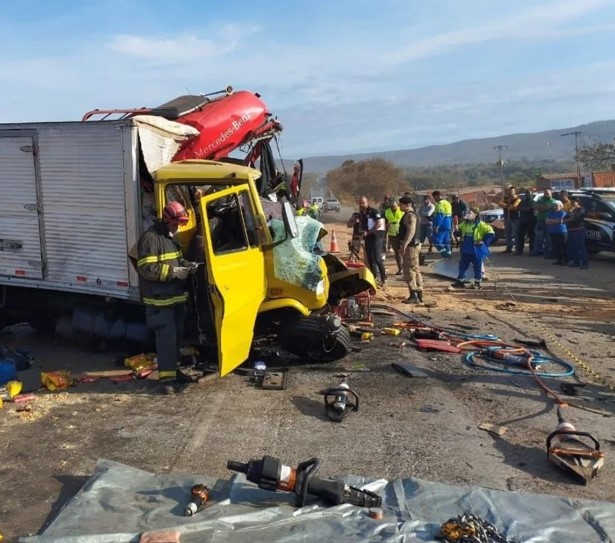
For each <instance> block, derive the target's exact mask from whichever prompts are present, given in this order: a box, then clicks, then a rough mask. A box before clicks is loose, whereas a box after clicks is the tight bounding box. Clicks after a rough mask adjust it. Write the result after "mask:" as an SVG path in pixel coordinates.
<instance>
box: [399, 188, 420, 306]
mask: <svg viewBox="0 0 615 543" xmlns="http://www.w3.org/2000/svg"><path fill="white" fill-rule="evenodd" d="M399 207H400V208H401V210H402V211H403V212H404V215H403V217H402V218H401V221H400V225H399V234H398V236H399V244H400V251H401V252H402V255H403V274H404V279H405V281H406V284H407V285H408V290H409V291H410V295H409V296H408V298H406V299H405V300H404V301H403V303H405V304H415V305H421V304H422V303H423V276H422V275H421V268H420V265H419V264H420V263H419V255H420V253H421V243H420V241H419V239H418V238H419V219H418V216H417V214H416V213H415V211H414V207H413V201H412V198H410V197H409V196H402V197H401V198H400V199H399Z"/></svg>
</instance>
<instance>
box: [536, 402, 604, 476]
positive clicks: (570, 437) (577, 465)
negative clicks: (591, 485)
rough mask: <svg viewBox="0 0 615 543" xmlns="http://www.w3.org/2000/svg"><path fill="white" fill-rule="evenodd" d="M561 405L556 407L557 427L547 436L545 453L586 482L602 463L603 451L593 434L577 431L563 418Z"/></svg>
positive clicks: (595, 473) (557, 464)
mask: <svg viewBox="0 0 615 543" xmlns="http://www.w3.org/2000/svg"><path fill="white" fill-rule="evenodd" d="M562 407H563V406H561V405H559V406H558V407H557V423H558V424H557V428H556V429H555V431H553V432H551V433H550V434H549V435H548V437H547V455H548V458H549V460H551V462H553V463H554V464H555V465H556V466H559V467H560V468H562V469H564V470H566V471H568V472H570V473H571V474H572V475H574V476H576V477H578V478H580V479H581V480H582V481H583V484H587V483H588V482H589V481H591V480H592V479H593V478H594V477H595V476H596V475H597V474H598V470H600V468H601V467H602V466H603V465H604V451H601V450H600V443H599V442H598V440H597V439H596V438H595V437H594V436H592V435H591V434H588V433H587V432H579V431H577V430H576V428H575V427H574V426H573V425H572V424H570V423H569V422H567V421H566V420H565V419H564V416H563V414H562Z"/></svg>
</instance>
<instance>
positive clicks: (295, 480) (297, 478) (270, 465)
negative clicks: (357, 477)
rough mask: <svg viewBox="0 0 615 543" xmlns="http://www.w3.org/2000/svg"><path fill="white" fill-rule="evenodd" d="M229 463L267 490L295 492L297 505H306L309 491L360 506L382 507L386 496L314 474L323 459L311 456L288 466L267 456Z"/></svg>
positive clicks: (336, 503) (334, 501) (336, 500)
mask: <svg viewBox="0 0 615 543" xmlns="http://www.w3.org/2000/svg"><path fill="white" fill-rule="evenodd" d="M226 467H227V468H228V469H230V470H233V471H238V472H240V473H245V474H246V479H247V480H248V481H250V482H251V483H254V484H256V485H258V487H259V488H262V489H263V490H270V491H272V492H276V491H277V490H282V491H285V492H294V493H295V494H296V496H297V497H296V506H297V507H303V506H304V505H305V501H306V499H307V495H308V494H312V495H314V496H318V497H320V498H322V499H324V500H326V501H328V502H330V503H332V504H335V505H339V504H341V503H350V504H352V505H358V506H360V507H380V506H381V505H382V498H381V497H380V496H378V495H377V494H375V493H373V492H370V491H369V490H361V489H360V488H355V487H353V486H350V485H347V484H346V483H344V481H339V480H332V479H321V478H319V477H314V474H315V473H316V472H317V471H318V469H319V468H320V460H319V459H318V458H311V459H310V460H306V461H305V462H301V464H299V465H298V466H297V467H296V468H291V467H290V466H285V465H284V464H282V462H281V461H280V459H279V458H274V457H273V456H263V458H262V459H261V460H257V459H252V460H250V461H249V462H247V463H245V464H244V463H243V462H235V461H233V460H229V461H228V463H227V464H226Z"/></svg>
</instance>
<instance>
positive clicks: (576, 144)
mask: <svg viewBox="0 0 615 543" xmlns="http://www.w3.org/2000/svg"><path fill="white" fill-rule="evenodd" d="M582 133H583V132H579V131H578V130H575V131H574V132H566V133H565V134H560V136H574V149H575V153H574V161H575V164H576V166H577V182H576V184H575V186H574V188H575V189H579V188H581V166H580V165H579V136H580V135H581V134H582Z"/></svg>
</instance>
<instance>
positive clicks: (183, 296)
mask: <svg viewBox="0 0 615 543" xmlns="http://www.w3.org/2000/svg"><path fill="white" fill-rule="evenodd" d="M187 222H188V213H187V212H186V209H185V208H184V206H183V205H182V204H180V203H179V202H169V203H168V204H167V205H166V206H165V208H164V210H163V212H162V219H156V220H155V221H154V224H153V225H152V226H151V227H150V228H149V229H148V230H146V231H145V232H143V234H142V235H141V238H140V239H139V259H138V262H137V268H138V272H139V290H140V291H141V298H142V300H143V303H144V304H145V320H146V322H147V325H148V326H149V327H150V329H151V330H153V332H154V336H155V339H156V354H157V356H158V376H159V379H160V384H161V392H162V393H163V394H174V393H175V392H176V390H177V378H178V372H177V366H178V364H179V361H180V348H181V343H182V339H183V334H184V318H185V316H186V302H187V301H188V293H187V292H186V291H185V288H184V280H185V279H186V278H187V277H188V275H189V274H190V273H194V272H196V270H197V267H198V264H195V263H193V262H189V261H188V260H186V259H185V258H183V256H182V253H181V247H180V245H179V243H178V242H177V240H176V239H175V234H176V232H177V230H178V229H179V226H180V225H181V224H186V223H187Z"/></svg>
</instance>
